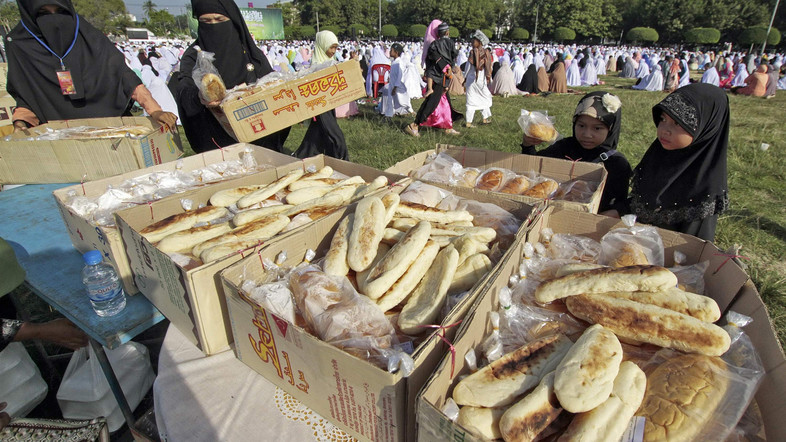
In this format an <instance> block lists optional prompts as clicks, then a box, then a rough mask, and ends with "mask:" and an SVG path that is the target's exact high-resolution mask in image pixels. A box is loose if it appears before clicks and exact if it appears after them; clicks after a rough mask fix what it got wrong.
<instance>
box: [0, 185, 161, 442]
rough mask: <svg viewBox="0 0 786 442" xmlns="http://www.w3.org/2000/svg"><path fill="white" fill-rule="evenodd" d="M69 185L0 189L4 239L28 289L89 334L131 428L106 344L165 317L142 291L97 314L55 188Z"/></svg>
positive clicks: (120, 340) (120, 341)
mask: <svg viewBox="0 0 786 442" xmlns="http://www.w3.org/2000/svg"><path fill="white" fill-rule="evenodd" d="M69 185H70V184H29V185H26V186H22V187H17V188H14V189H11V190H7V191H2V192H0V214H2V221H0V237H2V238H3V239H5V240H6V241H8V243H9V244H10V245H11V247H12V248H13V249H14V252H15V253H16V257H17V259H18V260H19V263H20V264H21V265H22V267H23V268H24V269H25V272H27V276H26V277H25V280H26V283H27V284H28V285H29V287H30V289H31V290H32V291H33V292H34V293H35V294H36V295H38V296H40V297H41V298H42V299H44V300H45V301H46V302H47V303H49V304H50V305H51V306H53V307H54V308H56V309H57V310H58V311H59V312H60V313H62V314H63V316H65V317H66V318H68V319H70V320H71V322H73V323H74V324H76V326H78V327H79V328H80V329H82V330H84V331H85V333H87V334H88V335H89V336H90V344H91V346H92V347H93V349H94V350H95V351H96V356H97V357H98V359H99V361H100V362H101V366H102V368H103V369H104V374H105V375H106V376H107V380H108V381H109V385H110V387H111V388H112V392H113V393H114V395H115V398H116V399H117V401H118V404H119V405H120V408H121V410H122V411H123V414H124V415H125V418H126V423H128V426H129V428H130V429H131V430H132V431H135V428H134V421H133V415H132V414H131V410H130V408H129V407H128V403H127V401H126V399H125V396H124V395H123V392H122V390H121V389H120V387H119V384H118V382H117V379H116V377H115V375H114V372H113V371H112V367H111V365H109V362H108V360H107V359H106V353H105V352H104V349H103V347H102V346H106V347H108V348H116V347H118V346H120V345H121V344H124V343H126V342H128V341H130V340H131V339H133V338H134V336H136V335H138V334H140V333H142V332H143V331H145V330H147V329H148V328H150V327H152V326H153V325H155V324H157V323H159V322H161V321H162V320H163V319H164V315H162V314H161V312H159V311H158V309H156V308H155V307H154V306H153V305H152V304H151V303H150V301H148V300H147V299H146V298H145V297H144V296H142V295H141V294H138V295H135V296H127V297H126V308H125V309H124V310H123V311H122V312H120V313H119V314H117V315H115V316H113V317H110V318H102V317H100V316H98V315H96V314H95V312H94V311H93V308H92V307H91V306H90V302H89V301H88V299H87V294H86V293H85V288H84V286H83V285H82V280H81V271H82V267H83V266H84V263H83V261H82V255H81V254H80V253H79V252H78V251H77V250H76V249H74V246H73V245H72V244H71V240H70V238H69V237H68V231H67V230H66V227H65V224H64V223H63V218H62V217H61V216H60V212H59V211H58V209H57V205H56V203H55V199H54V196H52V192H53V191H54V190H56V189H59V188H62V187H65V186H69Z"/></svg>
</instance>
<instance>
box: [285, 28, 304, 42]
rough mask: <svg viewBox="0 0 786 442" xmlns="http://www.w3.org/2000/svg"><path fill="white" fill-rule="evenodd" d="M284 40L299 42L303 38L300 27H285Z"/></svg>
mask: <svg viewBox="0 0 786 442" xmlns="http://www.w3.org/2000/svg"><path fill="white" fill-rule="evenodd" d="M284 38H287V39H290V40H299V39H301V38H303V36H302V35H301V33H300V26H284Z"/></svg>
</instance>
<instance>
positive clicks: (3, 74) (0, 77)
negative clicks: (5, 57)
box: [0, 63, 8, 93]
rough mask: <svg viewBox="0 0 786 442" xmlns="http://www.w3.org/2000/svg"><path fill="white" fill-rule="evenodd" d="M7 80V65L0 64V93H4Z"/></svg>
mask: <svg viewBox="0 0 786 442" xmlns="http://www.w3.org/2000/svg"><path fill="white" fill-rule="evenodd" d="M7 78H8V63H0V93H4V92H5V85H6V80H7Z"/></svg>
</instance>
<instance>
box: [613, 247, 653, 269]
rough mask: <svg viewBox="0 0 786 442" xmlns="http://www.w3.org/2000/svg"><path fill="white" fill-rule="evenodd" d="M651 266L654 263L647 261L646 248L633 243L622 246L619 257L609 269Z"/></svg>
mask: <svg viewBox="0 0 786 442" xmlns="http://www.w3.org/2000/svg"><path fill="white" fill-rule="evenodd" d="M650 264H652V263H651V262H650V260H649V259H647V254H646V253H645V252H644V247H642V246H640V245H639V244H636V243H633V242H626V243H625V244H624V245H623V246H622V249H620V253H619V255H617V257H616V258H614V259H613V260H612V261H611V262H610V263H609V267H628V266H636V265H650Z"/></svg>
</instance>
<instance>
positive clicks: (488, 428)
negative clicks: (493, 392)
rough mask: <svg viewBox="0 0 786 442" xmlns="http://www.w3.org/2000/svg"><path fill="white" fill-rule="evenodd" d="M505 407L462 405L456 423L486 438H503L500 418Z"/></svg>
mask: <svg viewBox="0 0 786 442" xmlns="http://www.w3.org/2000/svg"><path fill="white" fill-rule="evenodd" d="M504 413H505V408H483V407H461V409H460V410H459V415H458V419H456V423H457V424H459V425H461V426H462V427H464V428H466V429H467V430H469V431H470V432H471V433H474V434H475V435H477V436H480V437H482V438H483V439H485V440H494V439H500V438H502V434H501V433H500V432H499V420H500V418H501V417H502V415H503V414H504Z"/></svg>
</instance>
